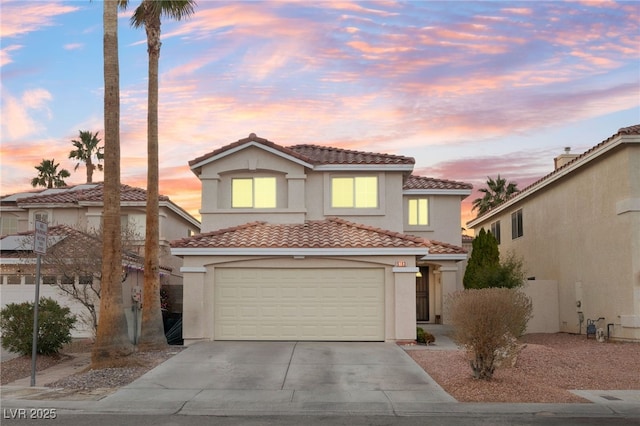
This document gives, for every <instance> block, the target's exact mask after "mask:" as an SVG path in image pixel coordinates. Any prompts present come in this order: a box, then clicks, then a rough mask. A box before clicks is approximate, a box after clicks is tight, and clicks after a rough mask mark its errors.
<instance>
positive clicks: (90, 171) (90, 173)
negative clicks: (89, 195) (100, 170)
mask: <svg viewBox="0 0 640 426" xmlns="http://www.w3.org/2000/svg"><path fill="white" fill-rule="evenodd" d="M86 165H87V183H92V182H93V169H94V168H95V166H94V165H93V161H91V153H89V156H88V158H87V162H86Z"/></svg>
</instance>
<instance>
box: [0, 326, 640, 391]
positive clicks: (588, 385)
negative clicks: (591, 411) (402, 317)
mask: <svg viewBox="0 0 640 426" xmlns="http://www.w3.org/2000/svg"><path fill="white" fill-rule="evenodd" d="M522 343H523V344H525V345H526V346H525V347H524V348H523V349H522V351H521V352H520V355H519V356H518V359H517V361H516V363H515V365H514V366H513V367H503V368H499V369H497V370H496V372H495V374H494V378H493V379H492V380H491V381H484V380H476V379H474V378H473V377H472V375H471V369H470V367H469V364H468V362H467V359H466V355H465V353H464V351H461V350H450V351H448V350H437V351H436V350H429V349H424V350H410V351H407V353H408V354H409V355H410V356H411V357H412V358H413V359H414V360H415V361H416V362H417V363H418V364H419V365H420V366H421V367H422V368H424V370H425V371H426V372H427V373H429V375H430V376H431V377H433V378H434V380H436V382H438V383H439V384H440V386H442V387H443V388H444V389H445V390H446V391H447V392H448V393H450V394H451V395H452V396H453V397H454V398H456V399H457V400H458V401H461V402H525V403H529V402H538V403H563V402H588V401H587V400H584V399H582V398H580V397H578V396H577V395H574V394H572V393H571V392H569V390H570V389H585V390H630V389H636V390H640V343H597V342H596V341H595V340H593V339H589V340H587V339H586V337H585V336H584V335H581V336H576V335H570V334H565V333H558V334H530V335H527V336H524V338H523V339H522ZM88 348H90V346H88V345H85V346H84V348H83V347H82V345H79V347H78V348H75V349H74V348H71V349H67V350H65V354H63V355H62V356H60V357H40V358H39V359H38V364H37V365H38V369H41V368H48V367H50V366H52V365H55V364H56V363H58V362H61V361H63V360H64V359H67V357H68V356H69V355H71V356H72V355H73V351H74V350H75V351H76V352H77V351H82V350H84V351H86V350H88ZM180 350H182V347H179V346H170V347H169V348H167V349H166V350H163V351H158V352H138V353H136V354H134V355H132V357H133V358H132V360H133V361H134V362H133V364H137V365H139V366H136V367H127V368H110V369H103V370H89V371H85V372H83V373H80V374H75V375H73V376H69V377H67V378H65V379H63V380H59V381H57V382H55V383H48V384H46V385H47V386H51V387H60V388H65V389H78V390H92V389H103V388H111V389H113V388H118V387H121V386H124V385H126V384H128V383H131V382H132V381H133V380H135V379H137V378H138V377H140V376H141V375H143V374H144V373H146V372H147V371H149V370H150V369H152V368H153V367H155V366H156V365H158V364H160V363H162V362H164V361H165V360H167V359H169V358H170V357H172V356H173V355H175V354H176V353H178V352H180ZM67 354H69V355H67ZM30 373H31V358H30V357H19V358H15V359H12V360H9V361H5V362H3V363H2V369H1V375H2V384H6V383H9V382H11V381H14V380H16V379H18V378H22V377H28V376H29V374H30Z"/></svg>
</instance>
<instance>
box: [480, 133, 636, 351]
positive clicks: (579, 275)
mask: <svg viewBox="0 0 640 426" xmlns="http://www.w3.org/2000/svg"><path fill="white" fill-rule="evenodd" d="M468 225H469V226H470V227H472V228H473V229H474V231H476V232H478V231H479V230H480V229H482V228H485V229H486V230H491V231H493V233H494V235H496V233H497V234H498V236H499V242H500V251H501V252H502V253H504V252H506V251H508V250H513V251H515V253H517V254H518V255H520V256H522V257H523V259H524V262H525V267H526V270H527V274H528V275H529V276H530V277H531V281H530V282H529V284H528V287H529V290H531V291H533V292H536V291H537V290H538V289H537V288H536V287H537V283H541V284H542V285H547V284H549V283H555V286H551V287H549V290H548V291H545V292H538V293H539V294H538V297H540V299H539V300H540V304H544V305H548V306H555V307H556V308H554V310H556V311H557V312H550V313H549V315H551V316H553V315H555V318H557V320H556V322H557V324H548V325H547V327H548V328H550V330H549V331H554V330H553V328H555V331H558V330H559V331H563V332H569V333H583V334H584V333H585V332H586V328H587V322H588V320H597V319H598V318H601V317H602V318H604V319H603V320H601V321H599V322H596V323H595V324H596V326H597V327H599V328H602V329H603V331H604V332H605V333H607V332H608V333H609V335H610V337H611V338H613V339H629V340H636V341H637V340H640V125H635V126H631V127H626V128H622V129H620V130H619V131H618V132H617V133H616V134H614V135H613V136H611V137H609V138H608V139H606V140H604V141H602V142H601V143H599V144H598V145H596V146H594V147H593V148H591V149H589V150H588V151H586V152H584V153H583V154H580V155H577V154H571V153H570V149H569V148H566V149H565V153H563V154H561V155H559V156H558V157H557V158H556V159H555V170H554V171H553V172H551V173H549V174H548V175H546V176H545V177H543V178H542V179H540V180H538V181H537V182H535V183H533V184H532V185H530V186H528V187H527V188H524V189H523V190H522V191H521V192H519V193H518V194H516V195H514V196H512V197H511V198H510V199H509V200H507V201H506V202H504V203H503V204H501V205H500V206H498V207H495V208H493V209H492V210H490V211H489V212H487V213H485V214H483V215H482V216H480V217H478V218H476V219H474V220H472V221H470V222H469V223H468ZM534 305H535V303H534ZM534 309H535V306H534ZM534 319H535V318H534Z"/></svg>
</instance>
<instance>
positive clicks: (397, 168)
mask: <svg viewBox="0 0 640 426" xmlns="http://www.w3.org/2000/svg"><path fill="white" fill-rule="evenodd" d="M314 170H317V171H321V172H346V171H369V172H391V171H393V172H411V171H412V170H413V164H321V165H319V166H315V167H314Z"/></svg>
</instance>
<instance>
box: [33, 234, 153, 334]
mask: <svg viewBox="0 0 640 426" xmlns="http://www.w3.org/2000/svg"><path fill="white" fill-rule="evenodd" d="M49 235H50V236H52V237H57V238H55V239H50V241H56V240H58V239H59V241H57V242H56V244H52V245H50V247H48V248H47V254H46V255H45V256H43V258H42V266H43V268H44V270H45V271H46V273H47V274H52V275H59V276H60V277H61V278H62V280H55V282H54V283H52V284H53V285H55V286H56V287H58V289H59V290H60V292H61V293H63V294H66V295H67V296H69V297H70V298H72V299H73V300H75V301H77V302H79V303H80V304H82V306H83V307H84V308H85V312H84V313H83V314H82V315H81V317H80V319H81V321H82V322H84V323H85V324H87V325H89V326H91V327H92V329H93V331H94V334H95V331H96V330H97V327H98V307H99V305H100V294H101V286H100V283H101V281H102V280H101V278H102V245H101V236H102V230H101V229H98V230H80V229H75V228H73V227H70V226H67V225H56V226H53V227H50V228H49ZM141 239H142V237H141V236H140V235H139V234H137V233H136V232H135V230H134V229H133V228H132V227H130V226H128V227H126V228H124V229H123V230H122V238H121V241H122V251H123V258H122V259H123V267H128V266H132V265H136V266H138V267H139V266H141V265H142V258H141V257H140V256H139V255H137V254H136V253H135V252H134V250H135V243H136V242H139V241H140V240H141ZM31 247H33V234H29V235H25V236H24V237H23V240H22V242H21V248H23V249H30V248H31ZM32 268H33V265H32V263H30V262H29V260H28V259H25V264H24V266H23V269H24V270H29V269H32ZM32 272H34V271H33V270H32Z"/></svg>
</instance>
